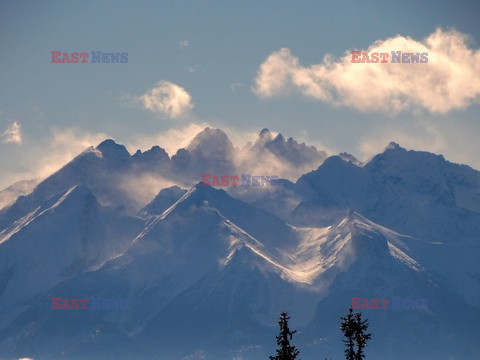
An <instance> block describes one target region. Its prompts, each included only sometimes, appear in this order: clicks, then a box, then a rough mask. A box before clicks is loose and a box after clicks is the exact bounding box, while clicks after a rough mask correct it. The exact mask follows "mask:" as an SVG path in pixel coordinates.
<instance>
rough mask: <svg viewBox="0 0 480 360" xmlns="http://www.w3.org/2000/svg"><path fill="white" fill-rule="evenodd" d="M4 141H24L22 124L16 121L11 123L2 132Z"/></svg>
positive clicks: (15, 142)
mask: <svg viewBox="0 0 480 360" xmlns="http://www.w3.org/2000/svg"><path fill="white" fill-rule="evenodd" d="M0 137H1V138H2V142H4V143H14V144H21V143H22V132H21V127H20V124H19V123H18V122H16V121H14V122H13V123H11V124H10V126H9V127H7V129H6V130H5V131H4V132H3V133H2V134H1V136H0Z"/></svg>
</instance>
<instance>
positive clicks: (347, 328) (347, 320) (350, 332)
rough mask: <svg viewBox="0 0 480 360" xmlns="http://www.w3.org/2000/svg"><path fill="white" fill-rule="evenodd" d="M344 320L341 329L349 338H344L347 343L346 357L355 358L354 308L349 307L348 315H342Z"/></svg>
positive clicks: (348, 359)
mask: <svg viewBox="0 0 480 360" xmlns="http://www.w3.org/2000/svg"><path fill="white" fill-rule="evenodd" d="M340 319H341V320H342V322H341V323H340V330H342V332H343V336H345V337H346V338H347V340H343V342H344V343H345V345H346V347H347V348H346V349H345V359H347V360H355V351H354V350H353V338H354V336H355V321H354V318H353V312H352V308H350V309H349V311H348V314H347V316H346V317H340Z"/></svg>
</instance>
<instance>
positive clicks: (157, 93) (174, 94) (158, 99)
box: [135, 80, 194, 118]
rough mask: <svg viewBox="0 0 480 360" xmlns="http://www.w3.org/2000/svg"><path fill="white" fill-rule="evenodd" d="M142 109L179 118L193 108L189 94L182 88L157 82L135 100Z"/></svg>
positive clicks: (170, 83)
mask: <svg viewBox="0 0 480 360" xmlns="http://www.w3.org/2000/svg"><path fill="white" fill-rule="evenodd" d="M135 100H136V101H139V102H140V103H141V104H142V105H143V107H144V108H145V109H147V110H150V111H152V112H154V113H159V114H163V115H166V116H168V117H170V118H179V117H181V116H182V115H183V114H185V113H186V112H188V111H189V110H191V109H192V108H193V105H194V104H193V102H192V98H191V96H190V94H189V93H188V92H187V91H186V90H185V89H184V88H182V87H180V86H178V85H177V84H174V83H172V82H169V81H165V80H162V81H159V82H158V83H156V84H155V86H154V87H153V88H151V89H150V90H148V91H147V92H146V93H145V94H143V95H141V96H138V97H136V98H135Z"/></svg>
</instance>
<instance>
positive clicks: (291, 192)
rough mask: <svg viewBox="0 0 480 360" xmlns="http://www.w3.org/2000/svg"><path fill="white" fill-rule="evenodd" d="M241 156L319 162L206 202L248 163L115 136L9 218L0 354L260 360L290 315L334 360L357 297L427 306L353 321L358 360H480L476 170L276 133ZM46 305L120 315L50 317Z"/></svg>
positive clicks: (0, 238)
mask: <svg viewBox="0 0 480 360" xmlns="http://www.w3.org/2000/svg"><path fill="white" fill-rule="evenodd" d="M246 148H247V149H249V150H248V151H255V152H256V153H258V154H261V153H262V152H267V150H268V156H271V157H274V158H275V159H276V161H278V162H279V163H281V162H284V163H285V164H287V165H288V162H289V161H292V162H293V161H294V160H295V159H298V161H299V164H303V165H305V164H309V163H311V162H312V161H313V162H315V161H318V163H319V164H321V165H320V166H319V167H318V168H311V169H309V170H311V171H310V172H308V173H306V174H304V175H303V176H301V177H300V178H299V179H298V180H296V182H291V181H289V180H284V179H281V180H279V181H275V182H274V184H272V185H271V186H263V187H254V186H252V187H246V186H239V187H236V188H235V187H233V188H232V187H231V188H223V189H216V188H214V187H210V186H203V185H202V184H201V183H200V182H199V181H200V178H198V179H197V178H196V176H197V175H198V174H197V173H199V174H201V173H202V172H203V171H204V170H203V169H207V170H206V171H205V173H208V172H211V173H212V174H225V172H228V171H232V172H233V174H236V173H239V170H238V169H240V168H238V167H236V166H237V165H239V164H241V163H239V162H238V158H237V156H238V154H236V152H237V151H240V150H239V149H236V148H234V147H233V145H232V144H231V142H230V141H229V140H228V137H226V135H225V134H224V133H223V132H221V131H220V130H215V129H206V130H204V131H203V132H201V133H200V134H199V135H198V136H197V137H196V138H195V139H194V140H193V141H192V143H191V144H190V146H188V147H187V148H186V149H181V150H179V151H178V152H177V154H176V155H174V156H173V157H172V158H171V159H170V158H169V157H168V155H167V154H166V153H165V152H164V151H163V150H162V149H161V148H160V147H153V148H152V149H151V150H149V151H146V152H137V153H135V154H134V155H130V154H129V153H128V152H127V151H126V150H125V148H124V147H123V146H121V145H118V144H116V143H115V142H113V141H112V140H107V141H105V142H103V143H101V144H100V145H99V146H97V147H96V148H90V149H87V150H86V151H85V152H84V153H82V154H80V155H79V156H78V157H77V158H75V159H74V160H73V161H72V162H71V163H69V164H67V165H66V166H65V167H64V168H62V169H61V170H59V171H58V172H57V173H55V174H53V175H52V176H50V177H49V178H47V179H45V180H44V181H43V182H41V183H40V184H39V185H38V186H37V187H36V188H35V189H34V190H33V191H32V192H31V193H30V194H26V195H25V196H21V197H19V198H18V199H17V201H16V202H15V203H14V204H12V205H11V206H9V207H6V208H4V209H3V210H1V211H0V314H1V316H0V319H1V321H0V358H20V357H31V358H35V359H62V358H63V359H85V358H88V359H97V358H98V359H110V358H111V359H144V358H145V359H147V358H152V357H153V358H162V359H262V358H267V357H268V355H271V354H273V353H274V349H275V335H276V332H277V328H276V321H277V317H278V314H279V313H280V311H288V312H289V314H290V315H291V317H292V323H291V326H292V327H293V328H297V329H299V332H298V333H297V334H296V335H295V337H294V339H293V342H294V343H295V344H296V345H297V346H298V347H299V348H300V350H301V356H302V359H307V360H308V359H317V358H325V357H327V358H338V359H340V358H343V344H342V341H341V340H342V337H341V333H340V331H339V330H338V326H339V317H340V316H344V315H345V314H346V312H347V310H348V308H349V307H350V306H351V305H352V297H361V298H362V299H374V298H377V299H389V300H390V305H392V304H391V302H392V300H393V299H394V298H395V297H402V298H411V299H424V300H425V301H426V302H427V303H428V306H427V308H425V309H408V310H395V309H393V308H392V307H391V306H389V307H388V309H364V310H361V311H362V313H363V314H364V315H365V316H366V317H367V318H368V319H369V322H370V330H371V332H372V334H373V340H372V341H371V343H369V345H368V347H367V349H366V354H367V358H371V359H400V358H401V359H405V358H415V359H467V358H468V359H470V358H471V359H473V358H478V357H479V356H480V346H479V345H478V342H477V341H476V339H475V329H476V328H475V324H476V322H478V320H480V307H479V305H478V304H479V302H478V301H477V300H478V299H479V298H480V295H479V294H480V286H479V283H480V271H479V266H478V261H477V260H476V258H478V253H479V252H478V250H479V246H480V231H479V226H480V222H479V220H478V219H479V216H480V212H479V210H480V209H479V208H478V204H480V202H479V201H478V198H477V195H478V189H479V184H480V176H479V172H477V171H476V170H473V169H471V168H469V167H466V166H463V165H457V164H452V163H449V162H447V161H446V160H445V159H443V157H441V156H438V155H434V154H429V153H425V152H416V151H407V150H405V149H402V148H401V147H400V146H398V145H396V144H390V145H389V146H388V147H387V149H386V150H385V152H384V153H382V154H379V155H377V156H376V157H374V158H373V159H372V160H371V161H369V162H368V163H367V164H365V165H363V164H362V163H360V162H359V161H357V160H356V159H355V158H354V157H353V156H351V155H349V154H341V155H340V156H333V157H330V158H328V159H326V160H325V161H324V159H323V158H322V154H321V152H318V150H316V149H314V148H311V147H308V146H306V145H304V144H302V145H298V143H297V142H295V141H294V140H288V141H285V140H284V138H283V137H281V138H280V137H278V136H277V137H275V138H273V137H272V136H271V134H270V133H269V132H268V130H262V132H261V133H260V136H259V140H258V141H257V143H256V144H255V145H249V146H248V147H246ZM252 149H254V150H252ZM298 152H300V154H299V153H298ZM246 153H248V152H246ZM289 159H290V160H289ZM245 164H246V163H245V162H243V165H242V166H245ZM292 166H293V165H292ZM305 166H306V165H305ZM297 168H298V167H297ZM240 171H241V170H240ZM267 171H268V169H267V170H266V171H265V172H267ZM260 175H261V174H260ZM266 175H268V174H266ZM182 176H185V177H187V176H190V177H191V178H189V179H185V180H184V181H183V182H177V180H178V179H180V178H181V177H182ZM152 177H155V179H158V178H162V179H165V183H163V184H162V185H161V186H160V185H159V183H154V184H155V186H153V187H155V188H156V189H157V188H160V189H157V191H156V193H155V194H153V195H152V196H151V197H150V202H149V203H148V204H145V201H144V200H142V201H140V200H138V199H135V195H136V194H138V193H140V192H142V190H143V192H142V196H143V197H145V198H147V197H148V196H147V194H150V193H152V192H153V190H152V189H134V188H135V186H133V185H132V184H140V183H142V182H141V181H146V180H144V179H148V181H150V182H151V181H152ZM135 180H136V181H137V182H135ZM167 180H168V181H167ZM294 180H295V179H294ZM189 182H193V183H194V185H193V186H191V187H185V184H186V183H189ZM175 184H176V185H175ZM127 185H129V186H127ZM169 185H171V186H169ZM132 187H133V189H132ZM225 190H227V191H225ZM140 204H142V206H141V207H140V206H139V205H140ZM52 297H60V298H62V299H69V300H71V299H90V301H91V302H90V305H92V304H93V301H94V299H98V298H101V299H114V300H115V299H116V300H119V299H122V300H125V301H126V302H127V304H128V305H127V306H126V308H124V309H120V308H113V309H112V308H111V309H106V308H101V309H93V308H92V307H91V306H90V307H89V308H88V309H52ZM405 344H408V346H406V345H405Z"/></svg>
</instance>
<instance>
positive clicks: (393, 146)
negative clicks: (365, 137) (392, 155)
mask: <svg viewBox="0 0 480 360" xmlns="http://www.w3.org/2000/svg"><path fill="white" fill-rule="evenodd" d="M400 149H403V148H402V147H401V146H400V145H399V144H398V143H396V142H394V141H390V143H389V144H388V145H387V147H386V148H385V150H384V151H387V150H400Z"/></svg>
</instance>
